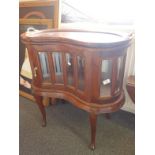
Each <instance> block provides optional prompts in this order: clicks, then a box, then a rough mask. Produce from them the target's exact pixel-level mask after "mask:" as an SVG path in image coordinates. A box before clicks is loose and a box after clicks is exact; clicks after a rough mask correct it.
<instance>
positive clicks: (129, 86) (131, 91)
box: [126, 75, 135, 103]
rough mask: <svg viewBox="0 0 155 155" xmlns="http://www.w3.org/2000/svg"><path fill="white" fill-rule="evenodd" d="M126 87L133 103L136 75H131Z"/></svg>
mask: <svg viewBox="0 0 155 155" xmlns="http://www.w3.org/2000/svg"><path fill="white" fill-rule="evenodd" d="M126 89H127V91H128V94H129V96H130V97H131V99H132V101H133V103H135V76H134V75H130V76H129V77H128V81H127V84H126Z"/></svg>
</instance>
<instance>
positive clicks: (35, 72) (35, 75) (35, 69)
mask: <svg viewBox="0 0 155 155" xmlns="http://www.w3.org/2000/svg"><path fill="white" fill-rule="evenodd" d="M37 69H38V68H37V67H34V70H33V71H34V77H37Z"/></svg>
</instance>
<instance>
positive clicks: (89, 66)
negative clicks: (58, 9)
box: [21, 29, 131, 149]
mask: <svg viewBox="0 0 155 155" xmlns="http://www.w3.org/2000/svg"><path fill="white" fill-rule="evenodd" d="M112 36H113V37H112ZM21 38H22V41H23V43H25V44H26V47H27V48H28V52H29V58H30V63H31V68H32V72H33V82H32V91H33V94H34V97H35V99H36V101H37V104H38V106H39V109H40V111H41V114H42V117H43V126H45V125H46V114H45V107H44V106H43V104H42V97H51V98H52V100H53V101H54V100H55V98H61V99H65V100H68V101H70V103H72V104H73V105H75V106H76V107H77V108H80V109H83V110H85V111H87V112H88V113H89V118H90V125H91V144H90V147H91V149H94V148H95V137H96V120H97V115H98V114H100V113H105V114H106V117H107V118H109V113H111V112H114V111H117V110H118V109H119V108H120V107H121V106H122V105H123V104H124V101H125V95H124V91H123V89H122V83H123V75H124V66H125V59H126V52H127V48H128V46H129V45H130V41H131V37H129V36H123V35H122V34H114V33H107V32H106V33H104V32H90V31H82V30H63V29H59V30H58V29H53V30H43V31H38V32H31V33H24V34H22V35H21ZM108 38H110V39H109V40H108ZM39 52H41V53H43V54H44V55H46V56H47V60H46V65H48V66H49V71H47V66H46V65H45V66H44V69H45V70H42V68H41V63H42V62H40V60H39V56H38V55H39ZM54 52H55V53H56V54H55V55H54V56H53V53H54ZM66 54H70V57H68V58H66V57H67V56H66ZM120 57H121V58H122V59H121V61H122V62H121V63H120V64H119V60H118V59H119V58H120ZM71 59H72V61H69V60H71ZM54 63H58V66H57V64H56V66H54ZM102 63H103V64H102ZM67 66H68V68H69V69H70V71H71V73H72V74H73V75H71V74H69V73H68V70H67ZM45 71H46V74H45V73H44V72H45ZM44 74H45V75H46V76H47V78H48V80H45V79H44V76H45V75H44ZM101 75H102V76H101ZM61 77H62V78H61ZM57 78H59V80H62V81H61V83H60V82H58V81H57ZM70 78H72V79H73V83H72V85H69V84H68V79H70ZM106 94H108V95H106Z"/></svg>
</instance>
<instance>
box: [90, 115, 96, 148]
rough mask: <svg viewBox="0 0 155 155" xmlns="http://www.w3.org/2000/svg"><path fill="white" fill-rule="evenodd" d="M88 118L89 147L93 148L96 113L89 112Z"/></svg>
mask: <svg viewBox="0 0 155 155" xmlns="http://www.w3.org/2000/svg"><path fill="white" fill-rule="evenodd" d="M89 120H90V127H91V143H90V148H91V149H92V150H94V149H95V139H96V121H97V115H96V114H95V113H90V114H89Z"/></svg>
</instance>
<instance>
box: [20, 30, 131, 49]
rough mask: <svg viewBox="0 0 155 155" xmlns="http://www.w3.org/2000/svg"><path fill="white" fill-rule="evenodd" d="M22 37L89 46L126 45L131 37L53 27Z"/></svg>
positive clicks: (29, 39)
mask: <svg viewBox="0 0 155 155" xmlns="http://www.w3.org/2000/svg"><path fill="white" fill-rule="evenodd" d="M22 39H23V40H24V41H26V42H33V43H36V44H43V43H48V42H57V41H58V42H64V43H66V42H69V43H73V44H77V45H83V46H89V47H116V46H118V45H128V43H129V42H130V40H131V37H129V36H128V35H124V34H121V33H111V32H90V31H82V30H67V29H59V30H58V29H55V30H42V31H35V32H28V33H25V34H22Z"/></svg>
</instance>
